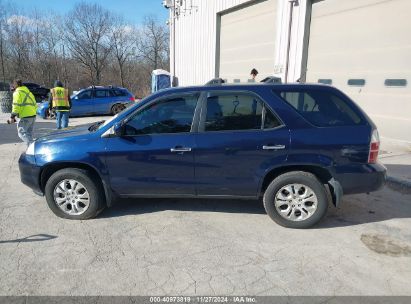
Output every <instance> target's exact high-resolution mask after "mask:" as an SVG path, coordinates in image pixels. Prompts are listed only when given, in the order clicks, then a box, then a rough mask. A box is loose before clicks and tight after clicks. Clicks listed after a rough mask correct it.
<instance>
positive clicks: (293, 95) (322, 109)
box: [274, 90, 363, 127]
mask: <svg viewBox="0 0 411 304" xmlns="http://www.w3.org/2000/svg"><path fill="white" fill-rule="evenodd" d="M274 93H275V94H276V95H277V96H279V97H280V98H281V99H283V100H284V101H286V102H287V103H288V104H290V105H291V106H292V107H293V108H294V109H296V110H297V111H298V112H299V113H300V114H301V115H302V116H303V117H304V118H305V119H306V120H308V121H309V122H310V123H312V124H313V125H315V126H318V127H332V126H348V125H358V124H361V123H362V122H363V121H362V119H361V116H360V115H359V114H357V113H356V111H355V110H354V109H353V108H352V106H351V105H350V104H349V102H348V101H345V100H343V99H342V98H340V97H339V96H337V95H335V94H333V93H331V92H328V91H321V90H305V91H292V90H290V91H274Z"/></svg>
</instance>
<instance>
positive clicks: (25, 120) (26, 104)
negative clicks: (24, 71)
mask: <svg viewBox="0 0 411 304" xmlns="http://www.w3.org/2000/svg"><path fill="white" fill-rule="evenodd" d="M13 87H14V93H13V108H12V111H11V117H10V120H8V121H7V123H15V122H16V117H18V118H20V120H19V122H18V123H17V134H18V136H19V137H20V138H21V140H22V141H24V142H25V143H26V144H27V145H29V144H30V143H31V142H32V141H33V129H34V123H35V121H36V110H37V103H36V99H35V98H34V95H33V94H32V93H31V92H30V91H29V89H28V88H27V87H26V86H24V85H23V83H22V81H21V80H20V79H16V80H15V81H14V82H13Z"/></svg>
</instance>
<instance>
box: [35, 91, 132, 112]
mask: <svg viewBox="0 0 411 304" xmlns="http://www.w3.org/2000/svg"><path fill="white" fill-rule="evenodd" d="M134 101H135V98H134V96H133V94H131V93H130V92H129V91H128V90H127V89H125V88H119V87H111V86H110V87H95V86H92V87H89V88H86V89H83V90H81V91H79V92H77V93H76V94H73V95H72V96H71V103H72V108H71V111H70V116H72V117H73V116H88V115H106V114H112V115H115V114H117V113H119V112H121V111H122V110H124V109H125V108H126V106H127V105H129V104H130V103H133V102H134ZM37 115H39V116H41V117H43V118H47V117H48V115H49V103H48V102H43V103H41V104H39V105H38V108H37Z"/></svg>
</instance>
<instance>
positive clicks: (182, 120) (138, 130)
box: [125, 96, 197, 135]
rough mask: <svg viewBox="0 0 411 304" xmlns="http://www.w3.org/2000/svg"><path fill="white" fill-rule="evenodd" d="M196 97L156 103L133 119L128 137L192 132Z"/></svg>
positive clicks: (129, 123) (128, 125)
mask: <svg viewBox="0 0 411 304" xmlns="http://www.w3.org/2000/svg"><path fill="white" fill-rule="evenodd" d="M196 104H197V97H196V96H184V97H178V98H173V99H168V100H164V101H160V102H157V103H154V104H152V105H150V106H148V107H147V108H145V109H143V110H142V111H140V112H138V113H137V114H136V115H135V116H134V117H132V118H131V119H130V120H129V121H128V122H127V124H126V126H125V134H126V135H141V134H159V133H181V132H190V130H191V124H192V122H193V117H194V110H195V107H196Z"/></svg>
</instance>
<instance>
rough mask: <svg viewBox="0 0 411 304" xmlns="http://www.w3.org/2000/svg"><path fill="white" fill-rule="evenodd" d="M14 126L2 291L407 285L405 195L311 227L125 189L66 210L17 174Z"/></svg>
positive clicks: (0, 194) (6, 143)
mask: <svg viewBox="0 0 411 304" xmlns="http://www.w3.org/2000/svg"><path fill="white" fill-rule="evenodd" d="M89 120H90V119H89ZM89 120H87V119H86V120H82V119H78V120H76V121H73V122H75V123H80V124H81V123H84V122H85V121H89ZM91 120H97V118H92V119H91ZM43 124H44V125H43V126H42V128H50V127H53V125H51V123H50V122H43ZM14 128H15V127H14V126H7V125H4V124H0V139H1V142H0V157H1V159H2V161H1V162H0V172H1V173H2V174H1V176H0V295H154V294H156V295H159V294H160V295H163V294H170V295H194V294H197V295H213V294H220V295H221V294H224V295H229V294H235V295H243V294H248V295H411V289H410V288H409V283H410V282H411V231H410V227H411V196H409V195H407V194H402V193H400V192H395V191H393V190H391V189H389V188H385V189H384V190H382V191H380V192H377V193H374V194H371V195H355V196H350V197H349V196H347V197H346V198H345V199H344V202H343V204H342V206H341V208H340V209H338V210H337V209H335V208H330V209H329V213H328V216H327V217H326V218H325V219H324V220H323V222H322V223H321V225H319V226H318V227H316V228H315V229H310V230H291V229H286V228H282V227H280V226H278V225H276V224H275V223H274V222H272V221H271V220H270V219H269V218H268V216H266V215H265V213H264V209H263V207H262V204H261V202H254V201H231V200H230V201H219V200H176V199H171V200H164V199H156V200H154V199H150V200H148V199H147V200H144V199H140V200H124V201H121V202H119V204H118V205H116V206H115V207H113V208H111V209H108V210H106V211H104V212H103V213H102V214H101V215H100V216H99V217H98V218H97V219H94V220H89V221H69V220H63V219H59V218H57V217H55V216H54V215H53V214H52V213H51V211H49V209H48V207H47V206H46V203H45V200H44V199H43V198H41V197H38V196H36V195H34V194H33V193H32V192H31V191H30V189H28V188H27V187H25V186H23V185H22V184H21V183H20V180H19V176H18V168H17V163H16V162H17V159H18V156H19V153H20V151H21V150H22V149H24V147H23V145H22V144H17V143H15V142H16V141H17V140H15V139H14V140H13V135H12V134H11V132H15V129H14ZM43 131H44V132H46V131H47V130H43ZM14 138H15V137H14Z"/></svg>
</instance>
